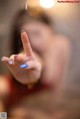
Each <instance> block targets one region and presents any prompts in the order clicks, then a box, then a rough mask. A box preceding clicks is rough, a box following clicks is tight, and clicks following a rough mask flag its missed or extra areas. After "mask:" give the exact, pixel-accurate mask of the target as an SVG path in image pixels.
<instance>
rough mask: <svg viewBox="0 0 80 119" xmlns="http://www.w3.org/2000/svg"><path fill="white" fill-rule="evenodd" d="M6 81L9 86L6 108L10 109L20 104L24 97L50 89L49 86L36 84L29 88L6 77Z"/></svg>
mask: <svg viewBox="0 0 80 119" xmlns="http://www.w3.org/2000/svg"><path fill="white" fill-rule="evenodd" d="M5 79H6V81H7V83H8V85H9V89H10V91H9V97H8V100H7V108H10V107H11V106H13V105H14V104H16V103H18V102H20V101H21V100H22V99H23V98H24V97H26V96H28V95H30V94H33V93H37V92H39V91H43V90H45V89H47V88H49V89H50V86H48V85H44V84H41V83H40V82H39V83H36V84H34V85H33V86H32V88H30V86H28V85H23V84H21V83H19V82H17V81H16V80H13V79H12V78H11V77H10V76H6V78H5Z"/></svg>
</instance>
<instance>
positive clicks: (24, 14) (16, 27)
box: [11, 8, 52, 54]
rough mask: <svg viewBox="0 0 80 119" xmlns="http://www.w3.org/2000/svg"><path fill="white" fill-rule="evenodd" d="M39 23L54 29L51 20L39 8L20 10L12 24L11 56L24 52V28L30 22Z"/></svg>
mask: <svg viewBox="0 0 80 119" xmlns="http://www.w3.org/2000/svg"><path fill="white" fill-rule="evenodd" d="M33 20H35V21H39V22H41V23H43V24H46V25H48V26H49V27H52V24H51V21H50V18H48V16H47V15H46V14H45V12H44V11H41V10H39V9H37V8H28V9H27V10H26V9H20V10H19V11H18V12H17V13H16V15H15V17H14V20H13V23H12V30H11V39H12V40H11V54H17V53H19V51H20V50H22V43H21V35H20V34H21V30H22V26H23V25H25V24H27V23H29V22H30V21H31V22H33Z"/></svg>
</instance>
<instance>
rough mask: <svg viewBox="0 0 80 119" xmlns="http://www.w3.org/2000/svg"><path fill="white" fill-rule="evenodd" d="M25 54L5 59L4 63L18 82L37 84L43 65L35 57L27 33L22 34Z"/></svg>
mask: <svg viewBox="0 0 80 119" xmlns="http://www.w3.org/2000/svg"><path fill="white" fill-rule="evenodd" d="M21 40H22V44H23V52H22V53H19V54H17V55H11V56H10V57H3V58H2V61H3V62H4V63H5V64H7V66H8V68H9V70H10V71H11V73H12V74H13V76H14V77H15V79H16V80H18V81H19V82H21V83H23V84H29V83H33V82H36V81H37V80H38V78H39V77H40V74H41V63H40V62H39V61H38V59H37V57H36V56H35V54H34V52H33V50H32V48H31V45H30V43H29V40H28V36H27V34H26V32H25V31H22V32H21Z"/></svg>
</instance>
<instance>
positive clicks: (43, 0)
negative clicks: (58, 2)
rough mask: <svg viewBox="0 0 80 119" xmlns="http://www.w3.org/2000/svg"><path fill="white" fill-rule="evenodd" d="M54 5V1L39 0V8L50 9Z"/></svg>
mask: <svg viewBox="0 0 80 119" xmlns="http://www.w3.org/2000/svg"><path fill="white" fill-rule="evenodd" d="M54 4H55V3H54V0H40V6H41V7H44V8H52V7H53V6H54Z"/></svg>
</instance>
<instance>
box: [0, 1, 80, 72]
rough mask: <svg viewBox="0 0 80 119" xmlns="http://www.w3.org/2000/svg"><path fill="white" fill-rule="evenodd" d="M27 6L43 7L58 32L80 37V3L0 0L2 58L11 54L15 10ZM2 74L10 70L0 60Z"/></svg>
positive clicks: (0, 51)
mask: <svg viewBox="0 0 80 119" xmlns="http://www.w3.org/2000/svg"><path fill="white" fill-rule="evenodd" d="M27 6H30V7H35V6H36V7H39V8H43V9H44V10H45V11H46V13H47V14H49V16H50V17H51V18H52V20H54V22H55V28H56V31H57V32H58V33H61V34H64V35H66V36H68V37H70V39H72V40H79V39H80V32H79V31H80V3H58V2H57V0H0V58H1V57H2V56H7V55H8V54H9V50H10V49H9V40H10V39H9V34H10V25H11V21H12V18H13V16H14V14H15V12H16V11H17V10H18V9H19V8H23V7H25V8H26V9H27ZM0 67H1V68H0V74H3V73H5V72H8V69H6V66H5V65H4V64H2V63H1V62H0Z"/></svg>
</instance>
